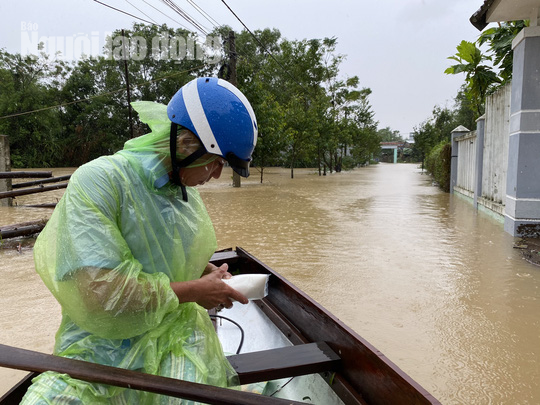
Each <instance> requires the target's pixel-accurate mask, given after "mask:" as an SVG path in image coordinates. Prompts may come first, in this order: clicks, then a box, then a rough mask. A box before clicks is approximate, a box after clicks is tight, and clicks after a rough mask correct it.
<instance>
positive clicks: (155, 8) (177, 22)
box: [142, 0, 189, 31]
mask: <svg viewBox="0 0 540 405" xmlns="http://www.w3.org/2000/svg"><path fill="white" fill-rule="evenodd" d="M142 1H143V2H145V3H146V4H148V5H149V6H150V7H152V8H153V9H154V10H156V11H157V12H158V13H161V14H163V15H164V16H165V17H167V18H169V19H170V20H172V21H174V22H175V23H176V24H178V25H179V26H180V27H182V28H184V29H186V30H188V31H189V28H188V27H186V26H185V25H183V24H182V23H181V22H180V21H178V20H175V19H174V18H172V17H171V16H170V15H168V14H165V13H164V12H163V11H161V10H160V9H159V8H157V7H154V6H153V5H151V4H150V3H148V2H147V1H146V0H142Z"/></svg>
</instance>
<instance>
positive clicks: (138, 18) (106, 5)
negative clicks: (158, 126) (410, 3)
mask: <svg viewBox="0 0 540 405" xmlns="http://www.w3.org/2000/svg"><path fill="white" fill-rule="evenodd" d="M94 1H95V2H96V3H99V4H101V5H102V6H105V7H109V8H112V9H113V10H116V11H118V12H120V13H123V14H127V15H129V16H130V17H133V18H136V19H137V20H141V21H144V22H146V23H148V24H152V25H154V23H153V22H151V21H148V20H145V19H144V18H141V17H137V16H136V15H133V14H130V13H128V12H127V11H124V10H120V9H119V8H116V7H113V6H109V5H108V4H105V3H102V2H101V1H99V0H94Z"/></svg>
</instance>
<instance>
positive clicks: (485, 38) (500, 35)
mask: <svg viewBox="0 0 540 405" xmlns="http://www.w3.org/2000/svg"><path fill="white" fill-rule="evenodd" d="M528 26H529V22H528V21H511V22H503V23H501V24H500V25H499V26H497V27H493V28H489V29H487V30H485V31H483V32H482V33H481V34H480V36H479V37H478V41H477V43H478V44H479V45H484V44H487V45H488V47H489V51H491V53H492V54H493V64H494V65H495V66H496V67H498V68H499V73H498V75H499V77H500V79H501V85H504V84H506V83H508V82H509V81H510V80H511V79H512V67H513V56H514V53H513V51H512V41H513V40H514V38H515V37H516V35H517V34H519V33H520V32H521V30H523V28H525V27H528Z"/></svg>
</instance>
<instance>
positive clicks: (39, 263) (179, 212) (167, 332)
mask: <svg viewBox="0 0 540 405" xmlns="http://www.w3.org/2000/svg"><path fill="white" fill-rule="evenodd" d="M134 107H135V108H136V109H137V110H138V112H139V115H140V118H141V121H143V122H146V123H147V124H149V125H150V128H151V129H152V133H150V134H147V135H144V136H142V137H139V138H135V139H133V140H131V141H129V142H127V143H126V145H125V148H124V150H122V151H120V152H118V153H116V154H115V155H113V156H106V157H101V158H99V159H96V160H94V161H92V162H90V163H88V164H86V165H84V166H81V167H80V168H79V169H78V170H77V171H76V172H75V173H74V174H73V176H72V178H71V180H70V183H69V186H68V188H67V189H66V192H65V194H64V196H63V198H62V199H61V201H60V202H59V203H58V206H57V207H56V209H55V211H54V213H53V214H52V217H51V219H50V220H49V222H48V224H47V226H46V227H45V229H44V230H43V231H42V232H41V234H40V235H39V237H38V239H37V241H36V244H35V248H34V256H35V263H36V270H37V272H38V273H39V275H40V276H41V278H42V279H43V281H44V283H45V284H46V286H47V287H48V288H49V289H50V291H51V292H52V293H53V295H54V296H55V298H56V299H57V300H58V302H59V303H60V304H61V306H62V323H61V326H60V329H59V330H58V333H57V336H56V345H55V349H54V353H55V354H57V355H60V356H64V357H70V358H75V359H81V360H86V361H91V362H95V363H100V364H106V365H110V366H115V367H122V368H125V369H130V370H140V371H142V372H145V373H151V374H158V375H162V376H167V377H173V378H180V379H184V380H189V381H195V382H200V383H206V384H212V385H216V386H231V385H235V384H236V382H237V381H236V374H235V372H234V370H233V369H232V367H231V366H230V364H229V363H228V362H227V360H226V359H225V357H224V355H223V352H222V348H221V345H220V343H219V341H218V338H217V335H216V333H215V331H214V328H213V325H212V323H211V321H210V319H209V317H208V314H207V312H206V310H205V309H204V308H202V307H201V306H199V305H197V304H196V303H192V302H189V303H183V304H179V302H178V298H177V297H176V295H175V293H174V292H173V290H172V289H171V287H170V283H171V282H173V281H187V280H193V279H197V278H199V277H200V276H201V274H202V272H203V271H204V269H205V266H206V265H207V264H208V260H209V259H210V257H211V256H212V253H213V252H214V251H215V249H216V246H217V245H216V238H215V234H214V229H213V226H212V223H211V221H210V218H209V216H208V213H207V211H206V208H205V207H204V204H203V202H202V200H201V198H200V195H199V193H198V191H197V190H196V189H194V188H190V187H188V188H187V191H188V200H189V202H184V201H183V200H182V198H181V192H180V190H179V188H178V187H177V186H174V185H172V184H171V183H169V182H168V174H167V173H168V168H167V165H166V162H167V154H168V143H169V140H168V136H169V120H168V118H167V115H166V106H164V105H161V104H156V103H149V102H140V103H134ZM65 398H68V399H69V398H72V399H76V398H78V399H79V400H81V401H82V402H83V403H85V404H87V403H104V404H105V403H106V404H110V403H132V404H135V403H136V404H145V403H152V404H155V403H179V402H178V401H179V400H177V399H173V398H168V397H160V396H157V395H154V394H149V393H142V392H139V391H134V390H127V389H122V388H115V387H109V386H104V385H97V384H89V383H85V382H82V381H78V380H74V379H71V378H70V377H69V376H66V375H59V374H56V373H50V372H49V373H45V374H43V375H42V376H40V377H38V378H37V379H35V380H34V384H33V386H32V387H31V388H30V390H29V392H28V393H27V395H26V397H25V401H23V403H39V402H40V401H43V403H49V402H48V401H51V400H52V401H53V402H55V403H57V402H58V401H59V400H64V399H65ZM169 401H170V402H169ZM70 403H71V402H70Z"/></svg>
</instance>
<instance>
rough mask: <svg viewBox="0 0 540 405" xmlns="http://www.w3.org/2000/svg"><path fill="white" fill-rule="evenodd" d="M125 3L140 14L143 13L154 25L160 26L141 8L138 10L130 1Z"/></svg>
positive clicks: (126, 0)
mask: <svg viewBox="0 0 540 405" xmlns="http://www.w3.org/2000/svg"><path fill="white" fill-rule="evenodd" d="M125 2H126V3H127V4H129V5H130V6H131V7H133V8H134V9H135V10H137V11H138V12H139V13H142V14H144V15H145V16H146V17H147V18H148V19H150V20H152V21H153V23H154V25H158V23H157V22H156V21H155V20H154V19H153V18H152V17H150V16H149V15H148V14H146V13H145V12H144V11H142V10H141V9H140V8H138V7H137V6H135V5H134V4H133V3H131V2H130V1H129V0H125Z"/></svg>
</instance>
